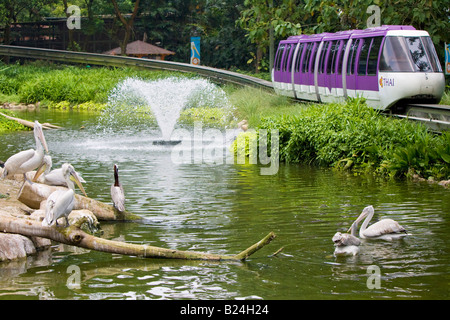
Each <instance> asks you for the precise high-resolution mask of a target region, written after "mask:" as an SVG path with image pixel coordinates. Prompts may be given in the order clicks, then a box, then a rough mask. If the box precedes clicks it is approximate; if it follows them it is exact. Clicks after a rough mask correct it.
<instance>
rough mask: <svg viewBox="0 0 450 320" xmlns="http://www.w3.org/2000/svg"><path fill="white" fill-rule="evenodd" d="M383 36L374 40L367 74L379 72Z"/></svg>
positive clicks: (373, 74) (372, 74) (371, 74)
mask: <svg viewBox="0 0 450 320" xmlns="http://www.w3.org/2000/svg"><path fill="white" fill-rule="evenodd" d="M382 42H383V37H375V38H373V40H372V46H371V47H370V53H369V61H368V63H367V75H368V76H375V75H376V74H377V63H378V56H379V54H380V47H381V43H382Z"/></svg>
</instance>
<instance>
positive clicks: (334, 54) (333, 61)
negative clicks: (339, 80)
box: [327, 40, 342, 74]
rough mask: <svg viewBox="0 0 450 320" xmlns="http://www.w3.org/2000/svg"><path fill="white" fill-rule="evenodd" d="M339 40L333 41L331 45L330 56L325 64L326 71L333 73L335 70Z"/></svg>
mask: <svg viewBox="0 0 450 320" xmlns="http://www.w3.org/2000/svg"><path fill="white" fill-rule="evenodd" d="M341 42H342V40H341V41H333V44H332V45H331V51H330V56H329V58H328V64H327V73H328V74H333V73H335V72H336V59H337V54H338V50H339V47H340V45H341Z"/></svg>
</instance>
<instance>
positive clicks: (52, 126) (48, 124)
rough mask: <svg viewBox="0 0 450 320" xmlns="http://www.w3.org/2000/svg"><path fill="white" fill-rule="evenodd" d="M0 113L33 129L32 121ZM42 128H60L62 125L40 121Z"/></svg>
mask: <svg viewBox="0 0 450 320" xmlns="http://www.w3.org/2000/svg"><path fill="white" fill-rule="evenodd" d="M0 115H2V116H4V117H5V118H6V119H9V120H13V121H16V122H18V123H20V124H22V125H24V126H25V127H28V128H31V129H34V122H32V121H28V120H24V119H20V118H15V117H11V116H8V115H6V114H4V113H2V112H0ZM42 128H44V129H62V127H60V126H56V125H54V124H50V123H42Z"/></svg>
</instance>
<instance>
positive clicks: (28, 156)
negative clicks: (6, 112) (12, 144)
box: [3, 121, 48, 181]
mask: <svg viewBox="0 0 450 320" xmlns="http://www.w3.org/2000/svg"><path fill="white" fill-rule="evenodd" d="M33 131H34V139H35V140H36V150H33V149H30V150H26V151H21V152H19V153H16V154H15V155H13V156H11V157H10V158H9V159H8V160H6V162H5V168H4V170H3V178H8V177H10V176H13V175H15V174H16V173H22V174H23V176H24V179H25V181H28V178H27V176H26V173H27V172H28V171H32V170H34V169H36V168H37V167H39V166H40V165H41V163H42V160H43V159H44V149H45V151H47V152H48V147H47V142H46V141H45V137H44V132H43V131H42V125H41V124H40V123H39V122H37V121H35V122H34V130H33Z"/></svg>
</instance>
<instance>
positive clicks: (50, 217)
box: [42, 163, 87, 226]
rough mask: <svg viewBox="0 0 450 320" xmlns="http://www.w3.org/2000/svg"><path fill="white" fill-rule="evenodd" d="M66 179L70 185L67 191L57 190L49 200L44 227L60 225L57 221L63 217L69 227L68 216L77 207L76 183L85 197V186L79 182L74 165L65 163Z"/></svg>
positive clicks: (63, 169)
mask: <svg viewBox="0 0 450 320" xmlns="http://www.w3.org/2000/svg"><path fill="white" fill-rule="evenodd" d="M62 171H63V173H64V178H65V180H66V183H67V185H68V187H69V188H68V189H67V190H57V191H55V192H53V193H52V194H51V195H50V196H49V197H48V199H47V207H46V209H45V218H44V221H42V225H43V226H51V225H52V224H53V223H55V224H56V225H58V222H57V220H58V219H59V218H61V217H65V218H66V226H69V220H68V216H69V214H70V213H71V212H72V209H73V207H74V206H75V185H74V184H73V182H72V181H74V182H75V183H76V184H77V185H78V187H79V188H80V190H81V191H82V192H83V194H84V195H85V196H87V195H86V191H84V188H83V185H82V184H81V182H80V180H78V175H77V174H76V172H75V169H74V168H73V166H72V165H70V164H68V163H65V164H63V166H62Z"/></svg>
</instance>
